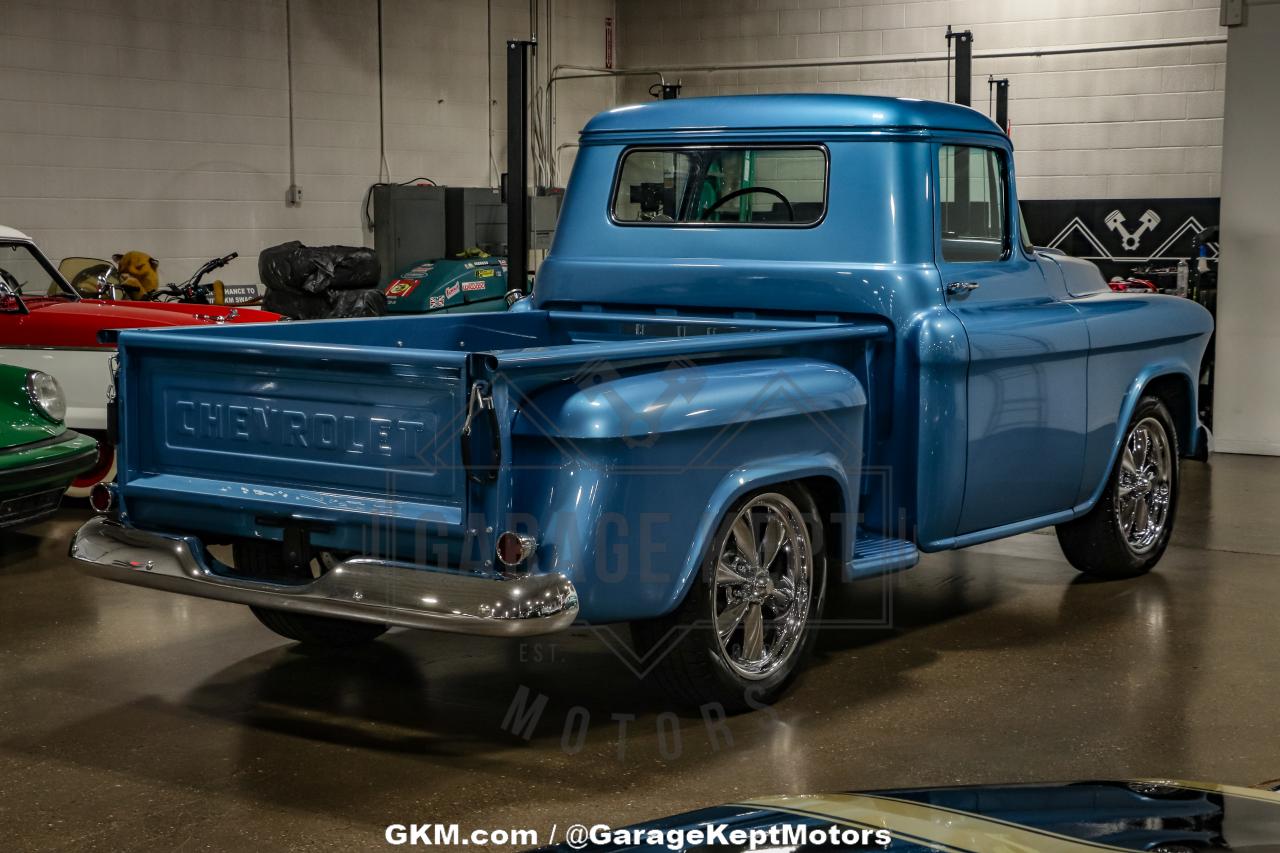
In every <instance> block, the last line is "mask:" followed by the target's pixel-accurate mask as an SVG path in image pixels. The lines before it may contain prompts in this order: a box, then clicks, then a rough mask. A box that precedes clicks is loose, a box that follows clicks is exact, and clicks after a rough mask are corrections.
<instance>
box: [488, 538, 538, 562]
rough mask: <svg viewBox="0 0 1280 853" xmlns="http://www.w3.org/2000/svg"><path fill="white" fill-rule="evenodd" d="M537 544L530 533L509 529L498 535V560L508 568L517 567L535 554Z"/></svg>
mask: <svg viewBox="0 0 1280 853" xmlns="http://www.w3.org/2000/svg"><path fill="white" fill-rule="evenodd" d="M537 544H538V543H537V542H535V541H534V538H533V537H532V536H529V535H528V534H524V533H512V532H511V531H510V530H508V531H507V532H506V533H503V534H502V535H501V536H499V537H498V562H499V563H502V565H504V566H506V567H507V568H515V567H516V566H518V565H520V564H521V563H523V562H525V561H526V560H528V559H529V558H530V557H531V556H533V549H534V548H535V547H536V546H537Z"/></svg>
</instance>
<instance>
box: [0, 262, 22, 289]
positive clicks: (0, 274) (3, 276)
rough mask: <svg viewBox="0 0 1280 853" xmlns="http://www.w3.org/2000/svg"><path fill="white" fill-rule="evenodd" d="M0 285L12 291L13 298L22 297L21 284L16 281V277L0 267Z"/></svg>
mask: <svg viewBox="0 0 1280 853" xmlns="http://www.w3.org/2000/svg"><path fill="white" fill-rule="evenodd" d="M0 283H3V285H4V287H7V288H9V289H10V290H12V291H13V295H14V296H21V295H22V284H21V283H20V282H19V281H18V277H17V276H15V275H14V274H13V273H11V272H9V271H8V270H7V269H4V268H2V267H0Z"/></svg>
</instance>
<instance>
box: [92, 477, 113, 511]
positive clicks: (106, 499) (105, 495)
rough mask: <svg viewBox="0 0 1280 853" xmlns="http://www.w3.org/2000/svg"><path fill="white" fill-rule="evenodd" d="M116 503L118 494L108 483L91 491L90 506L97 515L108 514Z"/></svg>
mask: <svg viewBox="0 0 1280 853" xmlns="http://www.w3.org/2000/svg"><path fill="white" fill-rule="evenodd" d="M115 503H116V492H115V489H113V488H112V487H111V486H108V485H107V484H106V483H98V484H97V485H96V486H94V487H93V488H92V489H90V490H89V506H91V507H93V511H94V512H97V513H108V512H110V511H111V508H112V507H113V506H115Z"/></svg>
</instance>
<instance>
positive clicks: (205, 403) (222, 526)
mask: <svg viewBox="0 0 1280 853" xmlns="http://www.w3.org/2000/svg"><path fill="white" fill-rule="evenodd" d="M886 332H887V327H886V326H885V325H884V324H883V323H880V322H829V323H823V322H810V321H777V320H757V319H720V318H707V317H690V316H678V317H677V316H654V315H629V314H616V313H611V314H606V313H592V312H578V311H568V312H548V311H528V312H509V313H497V314H479V315H446V316H439V317H405V318H387V319H379V320H367V319H362V320H333V321H317V322H307V323H280V324H272V325H261V326H242V327H233V326H222V327H207V328H200V329H182V330H177V331H126V332H123V333H121V334H120V337H119V352H120V369H119V374H118V378H117V382H118V383H119V386H120V390H121V392H122V393H121V394H120V399H121V400H122V401H123V403H122V407H121V410H120V412H119V414H118V421H119V429H120V432H121V439H122V442H121V443H122V446H124V447H125V448H126V458H124V459H122V465H121V471H120V476H119V483H120V490H121V496H122V505H123V507H124V512H125V513H126V514H127V517H128V520H129V522H130V523H131V524H134V525H136V526H138V527H141V528H144V529H150V530H154V531H161V532H164V531H173V530H181V531H183V532H184V533H191V534H196V535H202V536H205V537H206V539H207V542H206V544H208V543H209V542H213V541H232V540H235V539H237V538H263V537H266V538H278V537H279V536H282V535H283V531H284V530H285V529H286V528H287V527H288V526H290V525H292V524H305V525H307V526H308V528H309V530H310V535H311V538H312V542H313V543H314V544H315V545H316V546H317V547H322V548H330V549H334V550H338V551H348V552H359V553H367V554H373V553H389V552H399V553H400V555H401V556H404V549H405V548H412V547H418V548H421V542H422V541H423V536H422V534H423V532H424V531H426V532H428V533H429V537H428V538H433V539H435V540H437V541H440V542H445V543H449V544H448V548H447V550H448V554H445V555H440V557H441V558H442V559H444V560H447V561H456V560H458V559H459V554H460V551H461V549H462V548H463V547H465V546H464V544H463V540H464V539H465V536H466V534H467V532H468V531H474V530H475V529H476V528H477V527H478V526H479V525H481V524H482V523H483V518H484V517H486V516H488V515H492V513H493V512H494V508H495V506H497V505H499V504H500V503H501V496H499V497H498V498H497V499H496V502H495V499H493V496H492V495H488V496H482V495H481V494H480V493H481V492H482V491H483V490H484V489H486V488H488V486H486V485H485V484H486V482H487V481H489V480H493V479H496V478H495V477H492V476H490V477H485V476H478V468H477V466H478V464H479V463H478V462H477V460H478V459H479V458H480V457H481V456H483V455H484V454H483V453H482V452H481V451H482V450H483V451H485V452H486V453H487V452H491V453H492V457H491V458H488V459H486V460H484V461H485V462H486V463H487V464H489V465H490V471H489V473H490V474H492V473H493V471H492V469H493V468H494V467H497V466H500V465H506V464H509V463H510V453H511V425H512V422H513V420H514V418H515V417H516V414H517V413H518V411H519V405H520V401H521V400H522V399H525V398H527V397H528V395H530V394H532V393H534V392H536V391H537V390H539V389H541V388H543V387H545V386H548V385H552V384H555V383H563V382H567V381H571V380H575V379H576V380H578V381H583V378H584V377H587V376H588V375H589V374H590V373H591V371H593V370H599V369H601V368H602V366H607V370H609V371H618V372H626V371H628V370H635V369H642V368H644V367H645V366H652V365H665V364H669V363H671V362H672V361H673V360H683V361H689V362H698V363H701V362H717V361H724V360H732V359H745V358H770V357H779V356H783V355H786V356H808V357H817V358H823V359H826V360H830V361H833V362H835V363H844V364H845V366H846V367H848V368H849V369H850V370H857V371H858V373H859V375H861V373H862V372H863V369H862V367H861V366H860V365H859V364H857V363H856V362H858V360H859V359H858V358H857V357H855V356H854V353H855V350H854V349H853V348H851V347H849V345H848V344H849V341H850V340H852V339H857V338H864V339H865V338H873V337H879V336H881V335H884V334H885V333H886ZM849 362H855V363H852V364H851V363H849ZM481 388H483V389H486V392H487V393H488V394H490V395H491V398H492V399H493V400H494V401H495V402H494V404H493V408H492V410H491V411H492V418H491V420H489V421H488V428H489V429H490V430H491V432H492V434H491V435H488V436H487V437H486V438H484V439H481V438H480V434H481V433H483V432H484V430H479V431H475V432H471V434H470V435H469V436H467V437H464V425H465V424H466V423H467V420H468V409H469V406H470V407H471V408H474V406H475V399H474V396H475V394H476V392H477V391H478V390H479V389H481ZM474 414H475V413H474V412H473V415H474ZM481 414H483V415H484V417H485V418H486V419H488V418H489V414H488V412H484V413H481ZM476 442H483V443H485V444H486V447H484V448H477V447H471V446H470V445H471V444H474V443H476ZM497 488H498V489H499V490H500V489H501V484H499V485H498V486H497ZM477 516H479V520H477ZM371 518H374V519H376V520H377V523H375V524H371V523H370V519H371ZM415 542H416V543H418V544H417V545H414V544H412V543H415ZM436 562H440V559H436Z"/></svg>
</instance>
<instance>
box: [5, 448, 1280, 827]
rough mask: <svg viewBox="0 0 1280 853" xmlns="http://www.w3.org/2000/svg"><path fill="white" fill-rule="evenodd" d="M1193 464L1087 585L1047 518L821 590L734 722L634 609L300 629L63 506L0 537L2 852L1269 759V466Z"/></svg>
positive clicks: (1273, 545) (1244, 767)
mask: <svg viewBox="0 0 1280 853" xmlns="http://www.w3.org/2000/svg"><path fill="white" fill-rule="evenodd" d="M1184 472H1185V480H1186V489H1185V492H1184V499H1183V502H1182V506H1181V507H1180V509H1179V528H1178V534H1177V536H1176V538H1175V547H1174V548H1173V549H1172V550H1171V551H1170V553H1169V554H1168V556H1167V557H1166V558H1165V560H1164V562H1163V563H1162V565H1161V567H1160V569H1159V570H1158V571H1157V572H1156V573H1155V574H1153V575H1151V576H1149V577H1146V578H1141V579H1138V580H1133V581H1123V582H1115V583H1085V582H1082V581H1081V579H1080V578H1079V577H1078V576H1077V575H1076V573H1075V572H1074V571H1072V569H1071V568H1070V567H1069V566H1068V565H1067V564H1066V563H1065V562H1064V561H1063V559H1062V558H1061V555H1060V553H1059V552H1058V549H1057V543H1056V541H1055V539H1054V538H1053V537H1052V536H1047V535H1037V534H1031V535H1027V536H1022V537H1018V538H1016V539H1012V540H1008V541H1005V542H1000V543H994V544H991V545H987V546H982V547H979V548H975V549H972V550H969V551H965V552H956V553H948V554H937V555H931V556H927V557H926V558H925V559H924V561H923V562H922V563H921V565H920V566H919V567H917V568H916V569H914V570H912V571H911V572H907V573H905V574H903V575H900V576H897V577H894V578H891V579H886V580H870V581H862V582H860V583H858V584H855V585H851V586H849V587H845V588H841V589H838V590H837V591H836V593H835V601H834V602H833V606H832V607H831V608H830V610H829V613H828V615H829V616H830V617H831V619H832V623H833V624H831V625H829V626H828V627H826V628H825V629H824V631H823V633H822V635H821V637H820V647H819V653H818V655H817V657H816V659H815V660H814V661H813V663H812V664H811V666H810V668H809V670H808V671H807V673H806V675H805V676H804V678H803V679H802V680H801V681H800V683H799V684H797V686H796V688H795V689H794V690H793V692H792V693H791V694H790V695H789V696H788V697H787V698H786V699H785V700H784V701H783V702H782V703H781V704H780V705H778V706H777V707H776V708H775V709H772V710H769V711H761V712H756V713H753V714H748V715H744V716H739V717H736V718H732V719H730V720H728V721H727V722H725V721H721V720H719V719H718V718H717V717H715V716H711V717H709V718H708V719H703V718H701V717H700V716H699V715H698V714H697V713H696V712H694V713H692V714H690V713H681V714H679V715H677V714H674V713H672V712H671V711H670V710H669V709H668V708H667V707H666V705H665V704H664V700H663V698H662V697H661V696H660V695H657V694H655V693H653V692H652V691H650V690H649V689H648V688H647V686H646V685H645V684H644V683H642V682H641V681H639V680H638V679H637V677H636V676H635V674H634V672H633V666H632V664H633V663H634V661H631V660H630V659H629V658H628V656H627V655H626V654H625V653H624V652H623V651H622V648H623V641H625V639H626V633H625V629H619V630H618V631H616V633H609V632H607V631H603V630H600V631H592V630H587V629H581V630H575V631H573V632H572V633H571V634H569V635H566V636H561V637H556V638H553V639H547V640H543V641H540V642H506V641H499V640H473V639H468V638H463V637H455V636H445V635H431V634H425V633H412V632H405V631H399V632H395V633H393V634H391V635H389V636H388V637H387V638H386V639H384V641H382V642H380V643H378V644H375V645H373V646H372V647H370V648H367V649H363V650H360V651H354V652H350V653H346V654H339V655H308V654H305V653H302V652H301V651H299V650H298V649H296V648H295V647H293V646H291V645H290V644H288V643H286V642H284V641H283V640H280V639H278V638H276V637H275V636H274V635H272V634H270V633H268V632H267V631H266V630H265V629H263V628H261V627H259V625H258V624H257V623H256V622H255V621H254V620H253V619H252V617H251V616H250V615H249V614H248V612H247V611H246V610H245V609H244V608H241V607H237V606H234V605H229V604H222V603H215V602H209V601H203V600H196V599H189V598H183V597H179V596H173V595H167V594H162V593H158V592H152V591H147V590H140V589H134V588H128V587H124V586H119V585H115V584H109V583H106V582H102V581H96V580H91V579H87V578H84V577H82V576H80V575H78V574H77V573H76V572H74V571H73V570H72V568H71V567H70V565H69V564H68V560H67V559H66V557H65V556H64V554H65V550H66V542H67V539H68V537H69V536H70V534H71V531H72V530H73V529H74V527H75V526H76V525H77V524H78V523H80V521H82V520H83V518H84V513H83V512H79V511H75V510H64V511H63V513H62V514H61V516H60V517H58V518H57V519H55V520H53V521H51V522H48V523H46V524H44V525H40V526H38V527H36V528H32V529H29V530H26V531H23V532H21V533H16V534H14V533H11V534H8V535H5V536H4V537H3V539H2V540H0V547H2V548H3V553H2V554H0V827H4V833H5V834H6V835H7V836H8V837H9V839H10V843H9V844H8V845H6V847H7V848H8V849H33V850H35V849H38V850H45V849H73V848H74V849H77V850H85V849H94V848H100V849H110V850H135V849H136V850H153V849H157V848H158V847H160V846H163V847H164V848H166V849H176V848H177V847H178V846H179V844H180V843H181V842H184V841H185V842H187V844H188V845H189V846H190V848H191V849H211V850H238V849H249V848H250V847H252V848H253V849H258V850H289V849H321V848H324V849H365V848H373V847H377V846H380V845H381V844H382V843H383V834H382V833H383V828H384V827H385V826H386V825H387V824H389V823H409V822H432V821H442V820H445V821H448V822H458V823H460V824H461V825H462V826H463V827H464V828H477V827H479V828H494V827H526V826H527V827H530V828H535V829H540V830H541V831H542V832H544V833H545V832H546V831H548V830H549V829H550V827H551V825H552V824H553V823H558V824H559V825H560V826H561V827H564V826H566V825H567V824H570V823H577V822H581V823H587V824H590V823H592V822H606V823H610V824H613V825H615V826H616V825H621V824H624V823H628V822H632V821H636V820H641V819H646V818H651V817H654V816H657V815H661V814H666V813H669V812H672V811H677V810H682V809H686V808H693V807H697V806H702V805H709V804H713V803H718V802H724V801H728V800H735V799H740V798H743V797H748V796H751V795H754V794H769V793H794V792H820V791H831V790H842V789H850V788H874V787H888V786H895V787H900V786H914V785H934V784H946V783H959V782H970V783H977V782H1008V781H1024V780H1036V779H1040V780H1053V779H1071V778H1110V777H1134V776H1173V777H1179V778H1204V779H1212V780H1217V781H1224V782H1233V783H1245V784H1249V783H1254V782H1258V781H1261V780H1264V779H1270V778H1274V777H1276V776H1280V739H1277V738H1276V736H1275V731H1276V727H1275V719H1274V717H1275V715H1274V709H1275V708H1276V707H1280V682H1277V680H1276V679H1275V678H1274V675H1273V674H1274V673H1275V672H1276V670H1277V667H1278V665H1280V650H1278V649H1277V648H1276V647H1275V644H1274V643H1272V642H1271V641H1270V638H1271V637H1272V636H1273V633H1274V625H1275V616H1274V614H1275V612H1276V602H1277V601H1280V572H1277V568H1280V556H1277V555H1280V528H1277V526H1276V524H1275V522H1274V519H1275V517H1276V515H1277V511H1278V510H1280V489H1278V488H1277V485H1278V484H1280V482H1278V481H1280V460H1275V459H1258V458H1247V457H1215V458H1214V460H1213V462H1212V465H1210V466H1206V465H1200V464H1197V463H1189V464H1187V465H1185V466H1184ZM542 697H546V702H545V706H544V707H541V712H540V713H538V712H537V711H535V712H534V714H533V715H532V716H531V717H530V718H529V720H527V721H526V720H519V721H513V720H511V719H508V712H509V710H510V709H511V708H512V705H513V702H515V701H518V700H519V701H523V702H524V703H525V706H526V707H527V708H533V709H536V708H538V707H540V701H539V700H540V699H541V698H542ZM525 724H531V726H532V728H531V730H530V729H528V728H526V727H525ZM526 735H527V736H526ZM162 842H163V844H162Z"/></svg>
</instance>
